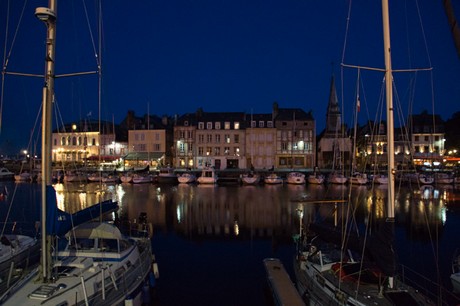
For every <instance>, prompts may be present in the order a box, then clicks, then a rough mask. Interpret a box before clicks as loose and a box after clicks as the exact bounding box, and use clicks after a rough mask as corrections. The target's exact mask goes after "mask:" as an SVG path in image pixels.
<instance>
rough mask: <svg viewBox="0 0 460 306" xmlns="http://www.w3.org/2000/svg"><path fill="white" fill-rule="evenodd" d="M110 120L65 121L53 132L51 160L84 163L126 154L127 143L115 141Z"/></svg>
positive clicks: (114, 159) (113, 159)
mask: <svg viewBox="0 0 460 306" xmlns="http://www.w3.org/2000/svg"><path fill="white" fill-rule="evenodd" d="M115 135H116V134H115V126H114V124H113V123H109V122H105V121H101V122H99V121H95V120H82V121H79V122H76V123H69V124H64V125H63V126H61V127H60V128H58V129H56V130H55V131H53V133H52V161H53V162H55V163H64V164H65V163H76V164H80V165H83V164H87V163H92V162H95V161H99V160H100V161H103V162H107V163H112V162H114V161H116V160H117V159H119V158H121V156H123V155H125V154H126V143H122V142H117V141H116V136H115Z"/></svg>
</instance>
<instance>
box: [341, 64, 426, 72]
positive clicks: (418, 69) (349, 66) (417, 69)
mask: <svg viewBox="0 0 460 306" xmlns="http://www.w3.org/2000/svg"><path fill="white" fill-rule="evenodd" d="M340 65H341V66H342V67H345V68H354V69H362V70H373V71H381V72H385V68H376V67H368V66H359V65H351V64H345V63H341V64H340ZM431 70H433V67H426V68H408V69H392V70H391V72H417V71H431Z"/></svg>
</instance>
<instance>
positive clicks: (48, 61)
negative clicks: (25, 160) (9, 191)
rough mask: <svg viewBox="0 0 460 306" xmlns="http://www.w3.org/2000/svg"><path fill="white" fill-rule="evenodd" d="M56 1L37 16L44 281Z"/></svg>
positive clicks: (46, 275)
mask: <svg viewBox="0 0 460 306" xmlns="http://www.w3.org/2000/svg"><path fill="white" fill-rule="evenodd" d="M56 9H57V3H56V0H49V2H48V7H39V8H37V9H36V10H35V16H37V18H38V19H40V20H41V21H43V22H44V23H45V24H46V27H47V34H46V54H45V74H44V76H45V83H44V85H43V98H42V103H43V115H42V175H43V179H42V186H41V187H42V199H41V201H42V216H41V217H42V229H41V234H42V247H41V278H42V280H43V281H45V282H46V281H48V280H50V279H51V254H50V253H51V237H49V236H48V234H47V231H46V198H47V193H46V189H47V186H48V185H51V148H52V144H51V141H52V136H51V130H52V128H51V124H52V120H51V116H52V103H53V99H54V77H55V74H54V60H55V47H56Z"/></svg>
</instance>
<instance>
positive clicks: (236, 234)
mask: <svg viewBox="0 0 460 306" xmlns="http://www.w3.org/2000/svg"><path fill="white" fill-rule="evenodd" d="M233 231H234V232H235V236H238V235H239V234H240V227H239V226H238V221H235V223H234V225H233Z"/></svg>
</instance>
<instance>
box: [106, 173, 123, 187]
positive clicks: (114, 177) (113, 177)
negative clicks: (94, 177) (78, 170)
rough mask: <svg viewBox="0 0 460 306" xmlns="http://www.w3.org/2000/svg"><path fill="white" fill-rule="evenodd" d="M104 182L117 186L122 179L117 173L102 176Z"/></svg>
mask: <svg viewBox="0 0 460 306" xmlns="http://www.w3.org/2000/svg"><path fill="white" fill-rule="evenodd" d="M102 182H103V183H106V184H110V183H113V184H116V183H119V182H120V177H119V176H118V174H116V173H112V174H105V175H103V176H102Z"/></svg>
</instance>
